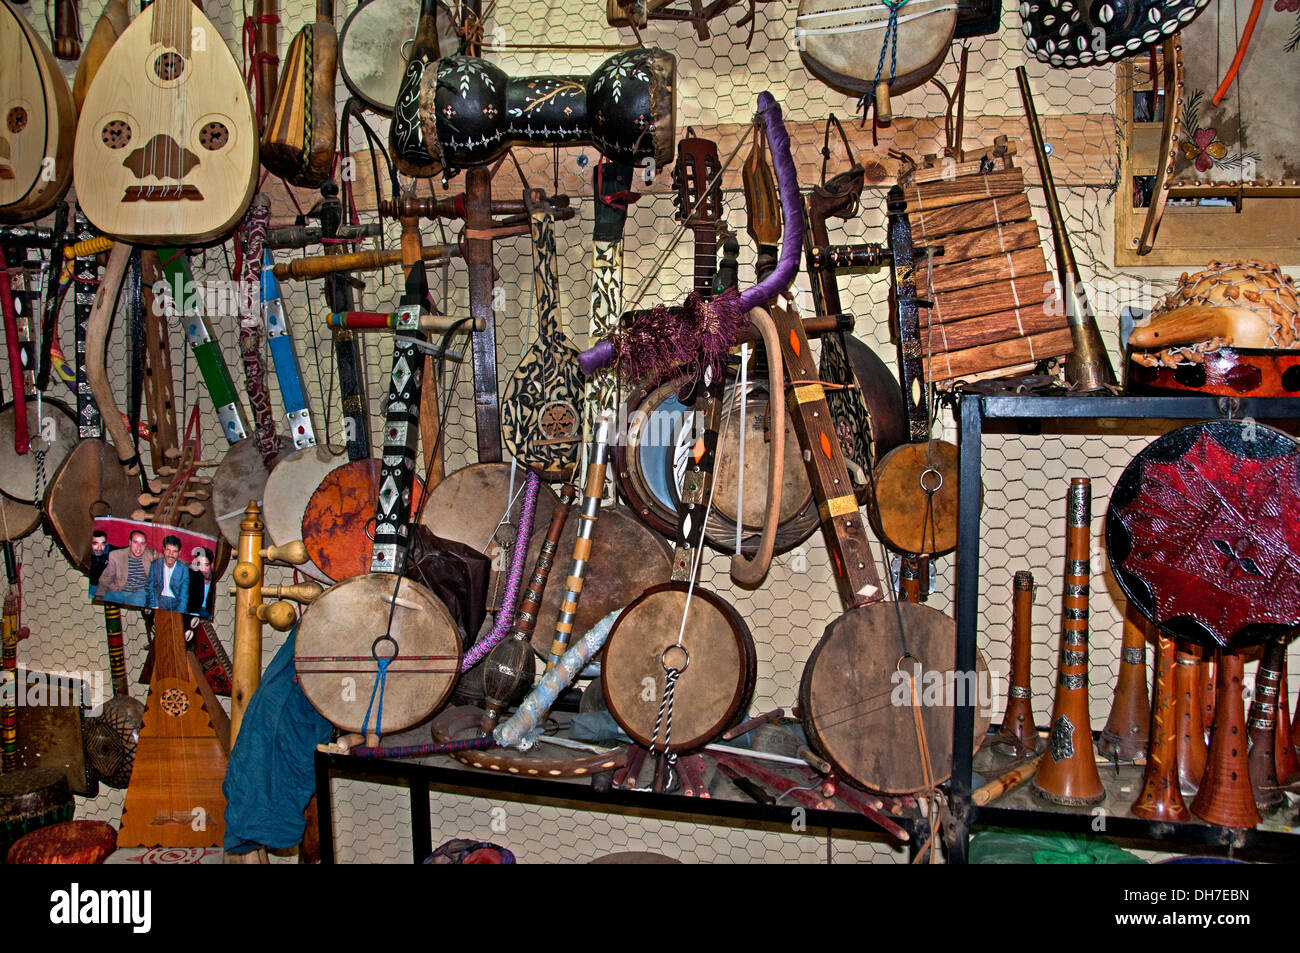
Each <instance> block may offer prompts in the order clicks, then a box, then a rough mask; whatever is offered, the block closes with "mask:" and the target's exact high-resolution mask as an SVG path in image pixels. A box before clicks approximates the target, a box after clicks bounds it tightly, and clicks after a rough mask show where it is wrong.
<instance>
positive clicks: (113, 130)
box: [99, 119, 131, 149]
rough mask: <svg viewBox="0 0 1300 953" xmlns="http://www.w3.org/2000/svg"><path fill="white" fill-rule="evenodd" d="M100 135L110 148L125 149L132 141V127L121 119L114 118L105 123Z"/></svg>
mask: <svg viewBox="0 0 1300 953" xmlns="http://www.w3.org/2000/svg"><path fill="white" fill-rule="evenodd" d="M99 137H100V139H102V140H103V141H104V145H106V146H108V147H109V148H110V149H125V148H126V146H127V144H128V143H129V142H130V141H131V127H130V125H128V124H127V123H126V122H124V121H123V120H121V119H114V120H112V121H111V122H108V123H105V125H104V128H103V129H102V130H101V131H100V133H99Z"/></svg>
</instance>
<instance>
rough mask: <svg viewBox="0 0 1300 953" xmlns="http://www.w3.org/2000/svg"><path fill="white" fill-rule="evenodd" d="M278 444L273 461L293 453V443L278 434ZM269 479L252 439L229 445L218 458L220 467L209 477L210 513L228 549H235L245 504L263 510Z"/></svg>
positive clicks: (268, 472) (268, 473)
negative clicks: (251, 504)
mask: <svg viewBox="0 0 1300 953" xmlns="http://www.w3.org/2000/svg"><path fill="white" fill-rule="evenodd" d="M279 444H280V452H279V454H278V455H277V456H276V460H277V461H278V460H280V459H281V458H283V456H284V455H285V454H286V453H287V452H288V451H290V450H292V449H293V440H292V439H291V438H290V437H288V436H286V435H284V434H281V435H280V437H279ZM270 476H271V471H270V470H267V469H266V464H265V463H263V462H262V452H261V451H260V450H258V449H257V441H256V440H254V439H253V438H252V437H248V438H246V439H244V440H240V441H239V442H238V443H235V444H233V445H231V447H230V449H229V450H227V451H226V455H225V456H224V457H222V458H221V465H220V466H218V467H217V472H216V473H215V474H214V475H213V477H212V512H213V514H214V515H215V517H216V520H217V525H218V526H219V527H220V528H221V535H222V536H224V537H226V542H228V543H229V544H230V545H231V546H233V547H238V546H239V524H240V523H241V522H242V521H243V519H244V510H245V508H246V507H247V506H248V501H249V500H256V501H257V503H258V505H259V506H262V507H263V509H265V499H264V494H265V491H266V483H267V480H268V479H269V478H270Z"/></svg>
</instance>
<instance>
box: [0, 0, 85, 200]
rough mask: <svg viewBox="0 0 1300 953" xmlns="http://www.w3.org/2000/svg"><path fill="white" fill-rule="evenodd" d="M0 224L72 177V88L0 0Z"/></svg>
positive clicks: (53, 194)
mask: <svg viewBox="0 0 1300 953" xmlns="http://www.w3.org/2000/svg"><path fill="white" fill-rule="evenodd" d="M0 123H2V124H0V224H6V225H8V224H16V223H19V222H28V221H31V220H33V219H37V218H40V217H41V216H42V215H44V214H45V213H46V212H48V211H49V210H50V209H52V208H53V207H54V206H55V205H56V204H58V201H59V200H60V199H61V198H63V195H64V193H65V192H67V190H68V186H69V185H70V184H71V183H72V166H71V164H70V163H69V161H68V160H69V152H70V151H71V146H72V137H73V129H74V128H75V126H76V123H77V114H76V110H75V108H74V107H73V104H72V91H71V90H70V89H69V88H68V81H67V80H66V79H64V78H63V74H62V73H61V72H60V71H59V64H58V63H57V62H56V61H55V59H54V56H53V55H52V54H51V53H50V49H49V47H47V46H46V45H45V42H44V41H43V40H42V39H41V38H40V37H39V36H37V35H36V33H34V32H33V31H32V28H31V27H29V26H28V25H27V23H26V22H25V21H24V20H23V18H22V17H21V16H19V15H18V14H17V13H16V12H15V11H14V9H13V8H12V7H10V6H9V4H7V3H0Z"/></svg>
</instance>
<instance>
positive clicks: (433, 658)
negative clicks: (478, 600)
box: [294, 573, 461, 732]
mask: <svg viewBox="0 0 1300 953" xmlns="http://www.w3.org/2000/svg"><path fill="white" fill-rule="evenodd" d="M397 578H398V577H396V576H393V575H390V574H388V573H365V574H364V575H360V576H354V577H353V578H351V579H347V580H344V581H343V582H341V583H339V584H338V585H336V586H334V587H332V588H330V589H327V590H326V591H325V592H324V594H323V595H321V596H320V597H319V598H317V599H316V600H315V601H314V602H313V603H312V604H311V605H310V606H308V607H307V611H306V612H305V613H303V617H302V620H301V621H300V622H299V623H298V635H297V638H296V640H295V642H294V666H295V668H296V670H297V673H298V682H299V684H300V685H301V686H302V690H303V693H304V694H306V696H307V699H308V700H309V701H310V702H311V703H312V705H313V706H314V707H315V708H316V710H317V711H318V712H320V713H321V715H323V716H324V717H325V718H327V719H328V720H329V721H330V722H332V723H333V724H334V725H336V726H337V727H339V728H341V729H343V730H344V731H361V730H362V726H363V724H364V722H365V719H366V708H367V706H368V705H369V703H370V699H371V693H372V691H374V689H375V681H376V671H377V662H376V660H375V655H376V654H378V655H379V656H380V657H384V658H392V661H391V662H390V663H389V665H388V673H387V677H386V679H385V684H384V689H383V724H382V726H380V727H382V729H383V731H384V732H392V731H401V730H403V729H404V728H409V727H411V726H412V725H415V724H419V723H420V722H421V721H423V720H424V719H426V718H428V717H429V716H430V715H432V714H433V713H434V712H435V711H437V709H438V706H440V705H441V704H442V703H443V702H444V701H446V699H447V696H448V695H450V694H451V689H452V686H453V685H454V684H455V682H456V675H457V673H458V672H459V670H460V659H461V641H460V633H459V632H458V631H457V629H456V623H455V622H453V621H452V618H451V613H449V612H448V611H447V608H446V606H444V605H443V604H442V601H441V600H440V599H438V597H437V596H435V595H434V594H433V593H431V592H429V590H427V589H425V588H424V587H423V586H421V585H420V584H419V583H414V582H411V581H410V580H409V579H402V580H401V583H400V585H398V583H397ZM394 591H396V596H394ZM390 613H391V618H392V624H391V626H389V617H390ZM379 704H380V699H379V697H378V695H376V697H375V704H374V707H373V708H372V710H371V712H370V725H369V728H370V730H372V731H373V730H374V729H375V728H376V722H377V719H378V715H379Z"/></svg>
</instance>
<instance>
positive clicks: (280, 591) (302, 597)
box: [262, 580, 325, 604]
mask: <svg viewBox="0 0 1300 953" xmlns="http://www.w3.org/2000/svg"><path fill="white" fill-rule="evenodd" d="M324 591H325V587H324V586H322V585H321V584H320V583H319V582H316V581H314V580H308V581H306V582H299V583H295V584H293V585H291V586H265V587H263V589H262V595H263V596H269V597H271V598H272V599H292V600H294V601H295V602H301V603H304V604H305V603H309V602H314V601H315V600H316V599H318V598H319V597H320V594H321V593H322V592H324Z"/></svg>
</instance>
